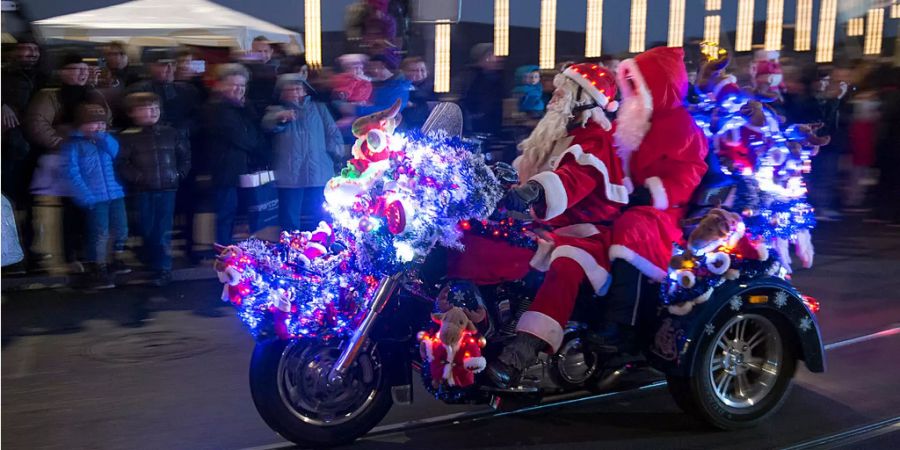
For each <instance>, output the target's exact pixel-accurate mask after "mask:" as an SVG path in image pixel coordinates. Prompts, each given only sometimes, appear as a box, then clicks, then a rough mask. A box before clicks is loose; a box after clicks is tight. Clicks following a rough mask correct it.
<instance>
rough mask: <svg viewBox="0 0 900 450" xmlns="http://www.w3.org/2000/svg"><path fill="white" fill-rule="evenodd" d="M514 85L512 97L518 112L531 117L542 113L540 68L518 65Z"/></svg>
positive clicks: (533, 117)
mask: <svg viewBox="0 0 900 450" xmlns="http://www.w3.org/2000/svg"><path fill="white" fill-rule="evenodd" d="M515 80H516V87H514V88H513V91H512V93H513V97H514V98H515V99H516V104H517V106H518V108H519V112H520V113H523V114H525V115H527V116H528V117H530V118H532V119H539V118H540V117H541V116H543V115H544V107H545V104H544V99H543V87H542V86H541V69H540V68H539V67H538V66H535V65H528V66H520V67H519V68H518V69H516V74H515Z"/></svg>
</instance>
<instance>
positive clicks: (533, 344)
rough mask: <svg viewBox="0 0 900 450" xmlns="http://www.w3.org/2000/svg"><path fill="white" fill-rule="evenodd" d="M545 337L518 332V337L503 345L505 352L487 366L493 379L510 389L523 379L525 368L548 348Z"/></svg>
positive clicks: (489, 375) (488, 372) (498, 385)
mask: <svg viewBox="0 0 900 450" xmlns="http://www.w3.org/2000/svg"><path fill="white" fill-rule="evenodd" d="M547 347H549V346H548V344H547V343H546V342H544V340H543V339H541V338H539V337H537V336H534V335H532V334H528V333H522V332H519V333H516V337H515V338H514V339H513V340H512V342H510V343H509V344H507V345H506V347H503V352H502V353H500V356H498V357H497V359H496V360H495V361H491V363H490V364H488V367H487V374H488V377H490V379H491V381H492V382H493V383H494V384H495V385H496V386H497V387H500V388H503V389H509V388H512V387H515V386H516V385H518V384H519V383H520V382H521V381H522V374H523V373H524V372H525V369H527V368H528V366H530V365H531V364H533V363H534V362H535V361H536V360H537V357H538V353H540V352H541V351H542V350H545V349H547Z"/></svg>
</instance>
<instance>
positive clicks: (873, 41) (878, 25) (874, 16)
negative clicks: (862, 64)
mask: <svg viewBox="0 0 900 450" xmlns="http://www.w3.org/2000/svg"><path fill="white" fill-rule="evenodd" d="M883 27H884V9H883V8H872V9H870V10H869V13H868V17H866V42H865V46H864V47H863V54H866V55H879V54H881V40H882V29H883Z"/></svg>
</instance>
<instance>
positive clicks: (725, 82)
mask: <svg viewBox="0 0 900 450" xmlns="http://www.w3.org/2000/svg"><path fill="white" fill-rule="evenodd" d="M729 84H737V78H735V76H734V75H728V76H727V77H725V78H723V79H722V81H719V82H718V83H716V86H715V87H714V88H713V91H712V98H716V99H717V98H719V92H720V91H721V90H722V88H724V87H725V86H727V85H729Z"/></svg>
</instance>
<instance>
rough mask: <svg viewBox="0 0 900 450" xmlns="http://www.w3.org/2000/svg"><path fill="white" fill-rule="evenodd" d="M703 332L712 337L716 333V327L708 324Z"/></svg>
mask: <svg viewBox="0 0 900 450" xmlns="http://www.w3.org/2000/svg"><path fill="white" fill-rule="evenodd" d="M703 331H705V332H706V334H707V335H709V336H712V334H713V333H715V332H716V327H714V326H713V324H711V323H708V324H706V326H704V327H703Z"/></svg>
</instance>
